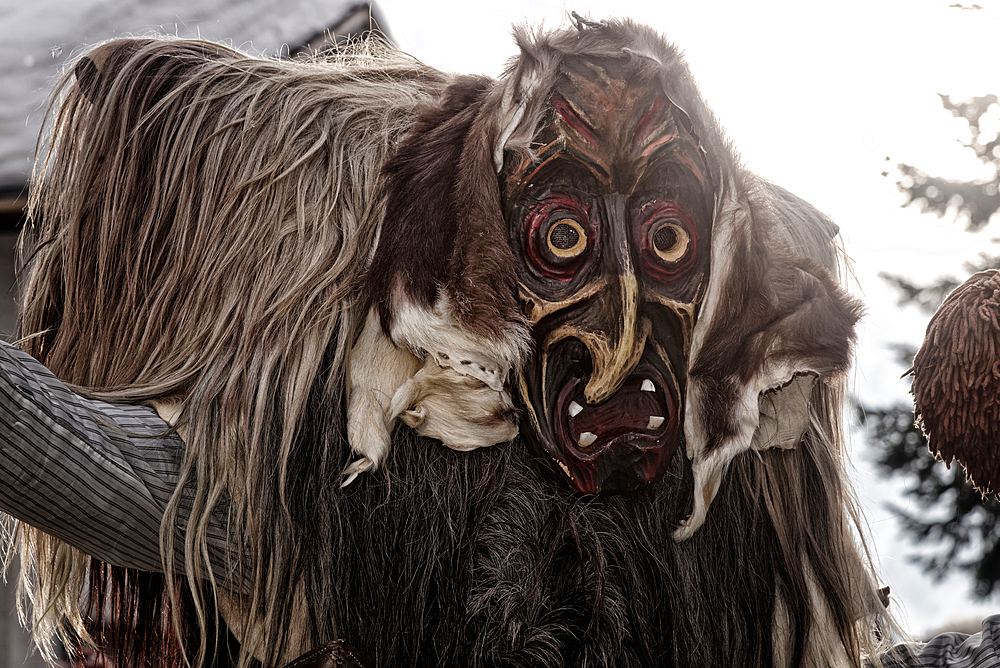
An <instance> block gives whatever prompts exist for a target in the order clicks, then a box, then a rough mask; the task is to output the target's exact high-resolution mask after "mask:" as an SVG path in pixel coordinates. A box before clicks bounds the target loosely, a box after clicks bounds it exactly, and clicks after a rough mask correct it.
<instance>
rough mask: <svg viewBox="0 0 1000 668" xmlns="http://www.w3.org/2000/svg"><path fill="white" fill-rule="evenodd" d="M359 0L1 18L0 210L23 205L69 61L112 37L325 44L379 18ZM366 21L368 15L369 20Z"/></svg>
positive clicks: (130, 0) (275, 45)
mask: <svg viewBox="0 0 1000 668" xmlns="http://www.w3.org/2000/svg"><path fill="white" fill-rule="evenodd" d="M378 18H379V15H378V12H377V9H376V8H375V7H374V6H373V3H369V2H360V3H359V2H357V1H356V0H280V2H275V1H267V0H170V1H169V2H164V1H155V0H154V1H152V2H150V1H148V0H147V1H136V0H35V1H34V2H19V3H13V4H12V6H11V7H10V8H8V9H7V10H6V11H5V12H4V16H2V17H0V34H2V35H4V38H3V39H2V40H0V82H2V83H0V90H2V91H3V93H2V96H0V216H3V215H4V213H5V211H6V213H7V215H10V213H12V211H16V210H19V209H20V205H19V203H18V202H17V195H18V193H21V192H22V191H23V190H24V188H25V184H26V183H27V181H28V176H29V174H30V173H31V164H32V159H33V155H34V151H35V142H36V139H37V135H38V131H39V127H40V125H41V122H42V118H43V116H44V114H45V104H46V100H47V99H48V96H49V93H50V91H51V87H52V84H53V82H54V80H55V78H56V77H57V76H58V74H59V73H60V72H61V71H62V68H63V67H64V66H65V64H66V61H67V59H68V58H70V57H72V56H73V55H75V54H78V53H79V52H80V51H81V50H82V49H83V48H84V47H85V46H87V45H89V44H94V43H96V42H100V41H103V40H105V39H109V38H112V37H123V36H129V35H133V36H136V35H144V34H150V33H153V32H157V33H166V34H173V35H178V36H181V37H198V36H200V37H203V38H205V39H210V40H214V41H220V42H223V43H226V44H230V45H232V46H234V47H237V48H240V49H243V50H245V51H248V52H250V53H255V54H269V55H275V54H278V55H288V54H290V53H297V52H299V51H301V50H303V49H304V48H308V49H317V48H321V47H322V46H323V44H324V41H326V42H328V41H329V37H330V35H331V33H333V34H336V35H337V37H338V38H340V37H342V36H344V35H345V34H347V33H353V34H358V33H360V32H364V31H367V30H369V29H371V27H372V23H376V22H377V23H378V24H379V26H378V27H379V28H381V29H382V30H381V32H383V33H384V32H385V31H384V25H385V24H384V21H381V20H378ZM370 19H372V20H371V21H370Z"/></svg>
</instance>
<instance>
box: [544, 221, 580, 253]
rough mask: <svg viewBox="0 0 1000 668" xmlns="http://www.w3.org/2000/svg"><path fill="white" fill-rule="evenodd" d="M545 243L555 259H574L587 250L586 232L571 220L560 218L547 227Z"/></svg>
mask: <svg viewBox="0 0 1000 668" xmlns="http://www.w3.org/2000/svg"><path fill="white" fill-rule="evenodd" d="M545 243H546V244H548V247H549V251H550V252H551V253H552V254H553V255H555V256H556V257H559V258H574V257H576V256H578V255H580V254H581V253H583V251H585V250H586V249H587V232H586V231H585V230H584V229H583V225H581V224H580V223H579V222H577V221H575V220H573V219H572V218H562V219H560V220H557V221H556V222H555V223H553V224H552V225H551V226H549V233H548V235H546V237H545Z"/></svg>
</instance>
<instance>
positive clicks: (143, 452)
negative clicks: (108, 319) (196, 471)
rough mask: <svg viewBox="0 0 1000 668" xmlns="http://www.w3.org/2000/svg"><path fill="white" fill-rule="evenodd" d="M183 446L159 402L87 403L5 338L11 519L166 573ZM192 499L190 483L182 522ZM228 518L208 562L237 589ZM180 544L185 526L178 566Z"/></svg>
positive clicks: (2, 400) (220, 512)
mask: <svg viewBox="0 0 1000 668" xmlns="http://www.w3.org/2000/svg"><path fill="white" fill-rule="evenodd" d="M183 448H184V443H183V441H181V439H180V437H178V436H177V435H176V434H175V433H173V432H171V431H170V429H169V427H168V425H167V424H166V423H165V422H164V421H163V420H162V419H160V417H159V415H157V414H156V411H155V410H153V409H152V408H149V407H146V406H129V405H117V404H108V403H105V402H102V401H94V400H91V399H85V398H83V397H81V396H79V395H78V394H76V393H74V392H72V391H71V390H70V389H69V388H67V387H66V385H64V384H63V383H62V382H60V381H59V380H58V379H57V378H56V377H55V376H53V375H52V373H51V372H50V371H49V370H48V369H46V368H45V367H44V366H42V365H41V364H40V363H39V362H38V361H37V360H35V359H34V358H32V357H31V356H30V355H27V354H25V353H23V352H21V351H20V350H18V349H17V348H14V347H13V346H11V345H8V344H6V343H2V342H0V509H2V510H4V511H5V512H7V513H9V514H10V515H12V516H14V517H16V518H18V519H20V520H23V521H24V522H26V523H28V524H30V525H32V526H35V527H38V528H40V529H41V530H42V531H44V532H46V533H48V534H51V535H53V536H55V537H57V538H59V539H61V540H63V541H65V542H67V543H69V544H70V545H73V546H74V547H77V548H79V549H80V550H82V551H84V552H86V553H87V554H90V555H93V556H95V557H97V558H99V559H101V560H102V561H105V562H108V563H110V564H114V565H116V566H125V567H129V568H137V569H140V570H144V571H161V570H162V564H161V560H160V538H159V536H160V520H161V519H162V518H163V513H164V511H165V509H166V507H167V503H168V502H169V500H170V497H171V495H172V494H173V493H174V490H175V489H176V488H177V483H178V480H179V470H180V465H181V458H182V457H183ZM192 498H193V484H189V485H187V486H186V487H185V489H184V493H183V495H182V499H181V503H180V516H181V517H182V518H185V519H186V518H187V517H189V516H190V509H191V505H192V503H191V502H192ZM225 518H226V508H225V506H224V505H223V506H220V507H217V508H216V509H215V510H214V512H213V516H212V521H211V522H210V525H209V528H208V538H209V558H210V561H211V563H212V570H213V573H214V575H215V577H216V580H217V581H218V582H219V584H222V585H223V586H226V585H227V584H228V585H230V586H232V582H231V576H230V575H229V574H231V573H232V572H233V568H232V566H231V564H233V563H234V561H235V557H236V556H237V552H236V551H235V550H233V551H232V552H230V549H229V545H228V541H227V539H226V536H227V532H226V519H225ZM183 544H184V541H183V537H182V535H181V532H180V530H178V533H177V535H176V538H175V545H177V550H176V555H175V558H176V559H178V560H179V561H175V563H176V564H177V568H178V569H180V570H183ZM230 557H233V558H232V559H231V558H230Z"/></svg>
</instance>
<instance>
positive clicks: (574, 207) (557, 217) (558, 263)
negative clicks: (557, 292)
mask: <svg viewBox="0 0 1000 668" xmlns="http://www.w3.org/2000/svg"><path fill="white" fill-rule="evenodd" d="M594 237H595V234H594V230H593V229H592V228H591V225H590V222H589V220H588V210H587V208H586V207H584V206H582V205H580V204H579V203H578V202H576V200H573V199H571V198H569V197H566V196H563V195H555V196H552V197H548V198H546V199H545V200H543V201H542V202H539V203H538V204H537V205H536V206H534V207H532V209H531V210H530V211H529V212H528V215H527V217H526V219H525V244H524V245H525V251H526V253H525V255H526V256H527V258H528V260H529V266H530V268H531V269H532V270H533V271H534V272H535V273H536V274H537V275H539V276H541V277H544V278H554V279H557V280H562V281H567V280H569V279H571V278H573V276H575V275H576V273H577V271H579V269H580V267H582V266H583V264H584V263H585V262H586V260H587V258H588V257H589V256H590V254H591V251H592V249H593V246H594V243H595V238H594Z"/></svg>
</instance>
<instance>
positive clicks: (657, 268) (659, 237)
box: [642, 202, 698, 281]
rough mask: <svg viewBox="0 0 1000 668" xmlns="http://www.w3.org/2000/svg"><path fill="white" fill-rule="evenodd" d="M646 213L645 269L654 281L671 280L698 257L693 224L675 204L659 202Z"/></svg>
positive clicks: (643, 235) (696, 239)
mask: <svg viewBox="0 0 1000 668" xmlns="http://www.w3.org/2000/svg"><path fill="white" fill-rule="evenodd" d="M646 214H647V215H646V217H645V219H644V220H643V223H642V247H643V258H644V263H645V265H646V269H647V270H648V271H649V273H650V274H651V275H652V276H653V278H655V279H657V280H660V281H668V280H672V279H674V278H676V277H677V276H678V275H680V274H681V273H683V272H684V271H686V270H687V269H688V268H689V267H690V266H691V264H692V263H693V262H694V260H695V258H696V257H697V253H696V250H697V245H698V243H697V242H698V238H697V235H696V234H695V226H694V221H693V220H692V219H691V216H689V215H688V213H687V212H686V211H684V210H683V209H682V208H680V207H679V206H678V205H677V203H676V202H658V203H656V205H655V206H654V207H652V208H651V210H649V211H647V212H646Z"/></svg>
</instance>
